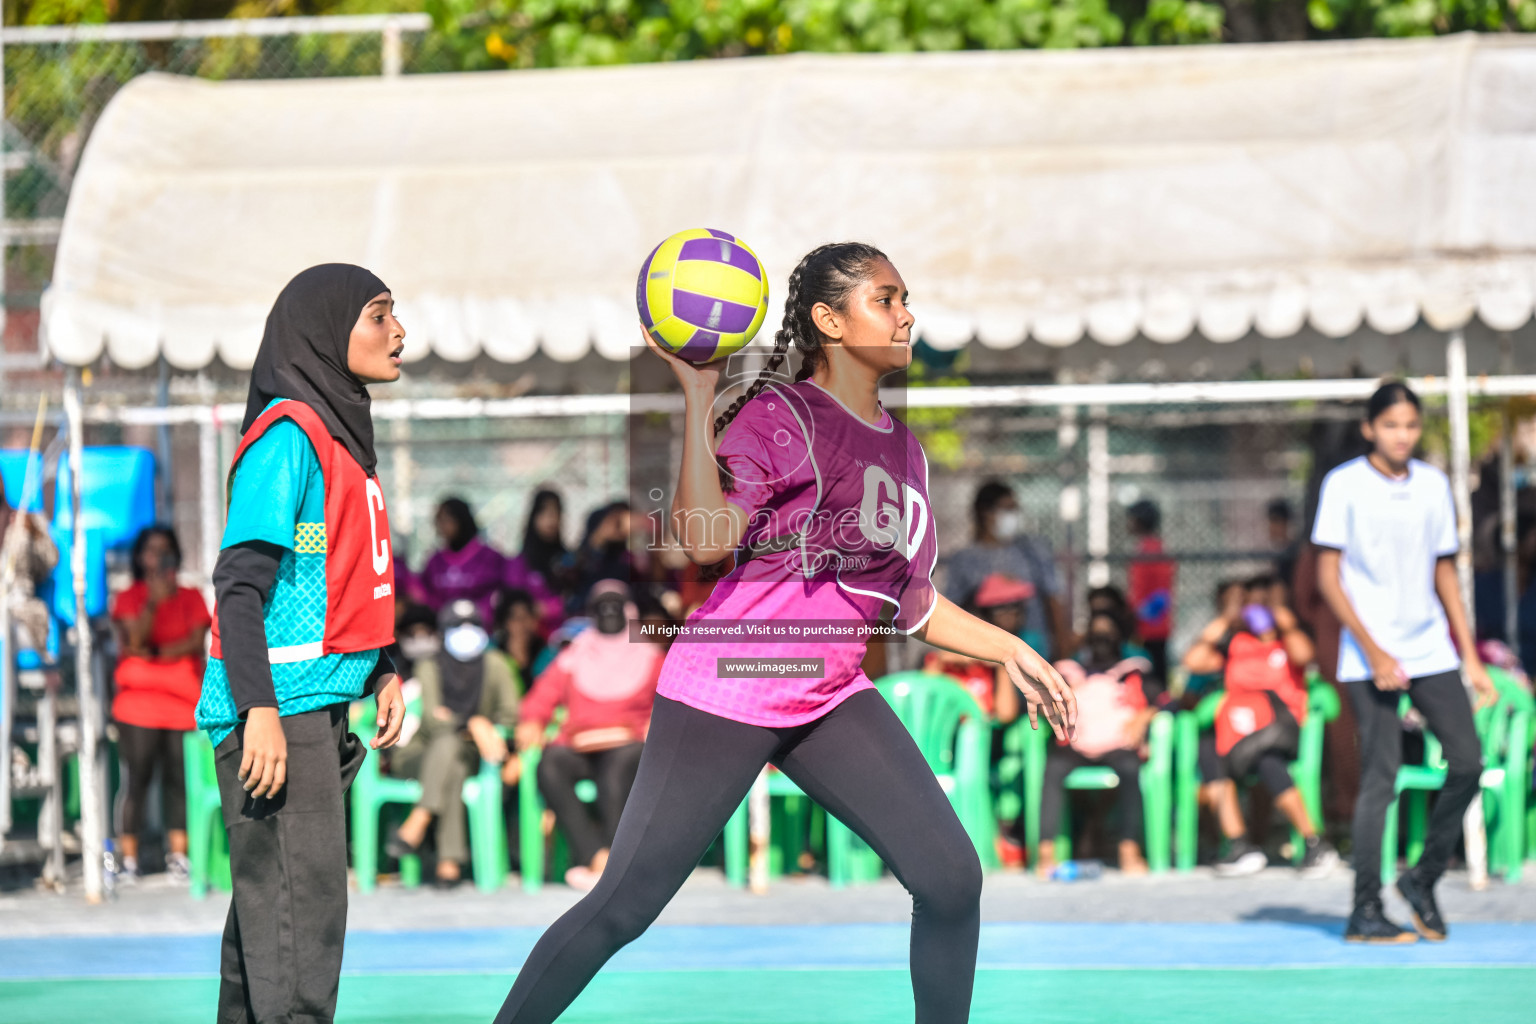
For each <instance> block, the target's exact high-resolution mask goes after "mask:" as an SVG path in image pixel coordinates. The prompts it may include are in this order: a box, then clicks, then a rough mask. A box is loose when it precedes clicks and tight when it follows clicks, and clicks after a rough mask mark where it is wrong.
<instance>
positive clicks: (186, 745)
mask: <svg viewBox="0 0 1536 1024" xmlns="http://www.w3.org/2000/svg"><path fill="white" fill-rule="evenodd" d="M181 752H182V763H183V773H184V774H185V775H186V786H187V864H188V868H189V874H190V878H189V888H190V890H191V892H192V898H193V899H195V900H200V899H204V898H206V897H207V895H208V889H209V887H210V886H211V887H213V888H216V889H219V890H221V891H223V892H229V891H230V890H231V889H232V888H233V887H234V885H233V882H232V881H231V878H230V873H229V834H228V833H227V832H226V831H225V829H224V805H223V802H222V801H221V800H220V798H219V778H218V774H217V772H216V771H215V769H214V757H213V744H212V743H210V742H209V741H208V734H207V733H206V732H204V731H203V730H201V729H193V730H192V731H191V732H188V733H184V734H183V735H182V738H181Z"/></svg>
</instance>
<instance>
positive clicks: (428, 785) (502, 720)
mask: <svg viewBox="0 0 1536 1024" xmlns="http://www.w3.org/2000/svg"><path fill="white" fill-rule="evenodd" d="M438 625H439V627H440V628H441V632H442V638H443V639H442V649H441V650H440V651H438V652H437V653H436V654H435V655H433V656H431V657H424V658H421V659H419V660H417V661H416V663H415V666H416V668H415V678H416V681H417V682H418V683H420V685H421V727H420V728H419V729H418V730H417V732H416V734H415V735H414V736H413V737H412V738H411V740H410V742H409V743H407V744H406V747H405V749H403V750H401V751H399V752H398V753H396V754H395V756H394V758H393V760H392V763H391V769H392V771H393V772H394V774H396V775H400V776H404V777H407V778H410V777H415V778H418V779H420V780H421V802H420V803H419V804H417V805H416V806H415V807H413V808H412V809H411V813H410V814H409V815H407V816H406V819H405V821H404V822H402V823H401V825H400V827H399V828H398V829H396V830H395V831H394V833H393V834H392V835H391V836H390V838H389V842H388V850H389V854H390V856H392V857H396V858H399V857H403V856H405V855H407V854H415V853H419V852H420V850H421V846H422V844H423V843H424V842H425V841H426V838H427V828H428V827H429V826H430V825H431V824H432V822H433V821H436V822H437V884H438V885H439V886H440V887H442V888H451V887H453V886H455V885H457V884H458V883H459V881H460V879H461V878H462V877H463V872H464V863H465V862H466V861H467V860H468V859H469V841H468V831H467V829H466V827H465V817H464V800H463V788H464V780H466V779H468V778H469V777H470V776H471V775H473V774H474V773H475V772H477V771H479V770H480V762H481V761H482V760H484V761H490V762H491V763H493V764H499V765H501V780H502V782H503V783H504V784H506V785H508V786H512V785H516V784H517V780H518V776H519V774H520V768H521V765H520V763H519V762H518V760H517V758H515V757H508V756H507V743H506V740H505V739H504V738H503V737H502V735H501V733H500V732H499V731H498V728H497V727H498V726H499V727H501V728H502V729H508V730H510V729H512V728H513V727H514V726H516V724H517V704H518V701H517V686H516V683H515V682H514V681H513V678H512V672H511V669H510V668H508V666H507V663H506V661H505V660H504V659H502V658H500V657H488V656H487V651H488V648H489V647H490V637H489V636H488V635H487V634H486V632H485V627H484V626H483V625H481V622H480V617H479V613H478V612H476V610H475V605H474V602H473V601H470V600H468V599H460V600H457V601H454V602H453V603H452V604H450V605H449V606H448V607H447V608H445V609H443V612H442V615H441V616H440V617H439V619H438Z"/></svg>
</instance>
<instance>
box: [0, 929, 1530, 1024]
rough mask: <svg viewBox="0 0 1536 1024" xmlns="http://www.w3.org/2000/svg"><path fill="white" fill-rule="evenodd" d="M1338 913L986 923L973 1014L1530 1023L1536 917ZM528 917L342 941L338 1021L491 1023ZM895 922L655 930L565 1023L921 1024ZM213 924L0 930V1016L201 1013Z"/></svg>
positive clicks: (12, 1022)
mask: <svg viewBox="0 0 1536 1024" xmlns="http://www.w3.org/2000/svg"><path fill="white" fill-rule="evenodd" d="M1341 924H1342V922H1340V921H1338V920H1337V919H1332V918H1319V919H1317V920H1316V921H1302V922H1251V923H1220V924H1128V923H1091V924H1066V923H1023V924H988V925H986V926H984V927H983V930H982V937H981V952H980V958H979V964H978V966H979V970H978V973H977V979H976V997H975V1003H974V1006H973V1013H972V1018H971V1019H972V1020H973V1021H985V1022H996V1024H1003V1022H1013V1021H1056V1020H1059V1021H1064V1022H1065V1021H1072V1022H1077V1024H1083V1022H1110V1021H1127V1022H1129V1021H1136V1022H1164V1021H1167V1022H1174V1021H1178V1022H1185V1024H1187V1022H1190V1021H1195V1020H1198V1021H1234V1022H1237V1021H1242V1022H1254V1021H1307V1022H1340V1024H1363V1022H1367V1021H1377V1020H1381V1021H1391V1022H1393V1024H1401V1022H1411V1021H1425V1022H1430V1021H1435V1022H1440V1021H1445V1022H1457V1024H1460V1022H1462V1021H1472V1020H1476V1021H1479V1022H1482V1021H1487V1022H1503V1021H1510V1022H1514V1021H1527V1020H1536V1009H1533V1007H1536V924H1524V923H1494V922H1485V923H1469V924H1463V925H1460V926H1457V927H1456V928H1455V930H1454V932H1453V935H1452V939H1451V941H1449V942H1446V943H1439V944H1429V943H1419V944H1417V945H1414V946H1409V947H1391V948H1383V947H1366V946H1349V945H1345V944H1343V943H1342V942H1341V941H1340V939H1339V932H1340V928H1341ZM539 934H540V929H539V928H534V927H517V928H476V929H458V930H434V931H360V932H354V933H352V934H350V935H349V936H348V939H347V950H346V958H345V965H344V976H343V980H342V986H341V997H340V1005H339V1007H338V1014H337V1020H338V1021H356V1022H384V1021H389V1022H394V1021H407V1020H411V1021H444V1022H447V1021H452V1022H458V1021H489V1020H490V1019H491V1017H492V1016H493V1014H494V1012H495V1010H496V1008H497V1007H498V1006H499V1005H500V1002H501V999H502V998H503V997H504V995H505V993H506V990H507V987H508V986H509V985H510V983H511V980H512V977H513V976H514V973H515V970H516V967H517V966H518V965H519V964H520V963H521V962H522V960H523V958H524V957H525V956H526V955H527V952H528V950H529V949H530V948H531V947H532V945H533V943H534V941H535V940H536V939H537V938H538V936H539ZM907 934H908V933H907V928H906V927H905V926H903V925H898V924H819V925H807V926H798V925H761V926H735V925H694V926H688V925H671V926H657V927H655V928H653V929H652V930H651V931H650V932H648V933H647V934H646V935H645V936H644V937H642V938H641V939H640V940H639V941H638V942H636V943H635V944H634V945H632V946H630V947H629V948H627V949H625V950H623V951H622V952H620V953H619V955H618V956H616V957H615V958H614V959H613V961H611V962H610V964H609V965H608V967H607V968H606V969H605V970H604V971H603V973H602V974H600V975H599V976H598V978H597V980H596V981H594V983H593V984H592V986H591V987H590V988H589V989H588V990H587V992H586V993H584V994H583V995H582V997H581V998H580V999H579V1000H578V1001H577V1002H576V1003H575V1005H573V1006H572V1007H571V1009H570V1010H569V1011H568V1012H567V1014H566V1015H565V1017H563V1018H562V1020H569V1021H584V1022H589V1024H605V1022H618V1021H626V1022H628V1021H678V1022H690V1024H712V1022H720V1024H799V1022H806V1024H810V1022H833V1021H850V1022H871V1024H873V1022H886V1021H890V1022H899V1021H910V1020H911V1019H912V1002H911V992H910V988H909V986H908V982H907V977H906V969H907V949H906V946H907ZM218 949H219V940H218V936H217V935H212V934H200V935H134V934H116V935H102V936H34V937H27V938H7V939H0V1021H3V1022H5V1024H32V1022H38V1024H42V1022H52V1021H72V1020H82V1021H83V1020H112V1021H114V1024H117V1022H128V1021H145V1022H150V1021H153V1022H156V1024H161V1022H180V1021H199V1022H202V1021H210V1020H212V1016H213V1014H212V1011H213V1005H214V999H215V994H216V991H217V969H218Z"/></svg>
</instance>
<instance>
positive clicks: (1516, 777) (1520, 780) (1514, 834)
mask: <svg viewBox="0 0 1536 1024" xmlns="http://www.w3.org/2000/svg"><path fill="white" fill-rule="evenodd" d="M1488 674H1489V676H1490V677H1492V679H1493V682H1494V685H1495V686H1497V687H1498V688H1499V695H1500V701H1499V704H1498V705H1495V706H1494V707H1493V708H1489V709H1487V713H1489V714H1491V715H1493V717H1494V720H1493V722H1492V723H1490V728H1489V733H1488V750H1487V751H1485V754H1484V756H1485V757H1488V756H1489V755H1490V754H1491V755H1492V757H1493V758H1494V760H1495V762H1497V763H1490V764H1486V765H1485V766H1484V768H1483V778H1482V786H1483V817H1484V820H1486V821H1489V822H1492V824H1493V826H1494V831H1493V834H1492V836H1491V837H1490V838H1491V840H1492V841H1491V842H1490V843H1489V851H1488V866H1489V869H1490V870H1491V871H1496V872H1502V873H1503V875H1504V879H1505V881H1508V882H1518V881H1519V880H1520V874H1521V867H1522V865H1523V864H1524V862H1525V856H1526V846H1525V825H1526V816H1527V813H1528V811H1527V805H1528V804H1529V803H1530V801H1529V794H1530V779H1531V760H1532V749H1531V747H1532V743H1533V741H1536V699H1533V698H1532V696H1531V694H1530V693H1528V692H1527V691H1526V690H1525V689H1524V688H1523V687H1522V686H1521V685H1520V684H1519V683H1518V682H1516V681H1515V678H1514V677H1513V676H1511V675H1510V674H1509V673H1508V672H1505V671H1503V670H1502V669H1497V668H1491V669H1489V670H1488ZM1501 708H1502V710H1501ZM1500 755H1502V756H1500Z"/></svg>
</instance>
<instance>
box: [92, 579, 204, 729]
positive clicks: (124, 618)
mask: <svg viewBox="0 0 1536 1024" xmlns="http://www.w3.org/2000/svg"><path fill="white" fill-rule="evenodd" d="M146 612H148V613H149V615H150V618H149V622H148V626H149V628H148V630H147V632H146V633H145V635H144V638H143V644H144V646H143V647H141V648H139V649H137V650H134V649H131V648H130V650H129V652H128V653H127V654H125V655H124V656H123V657H122V658H120V659H119V660H118V663H117V672H116V674H115V677H114V678H115V680H116V682H117V697H116V698H115V699H114V700H113V702H112V718H113V719H114V720H115V721H118V722H124V723H126V724H128V725H137V726H141V727H143V728H146V729H175V730H180V731H187V730H191V729H195V728H197V723H196V722H195V721H194V720H193V716H192V712H193V709H194V708H195V707H196V706H197V699H198V697H199V696H200V695H201V693H202V688H203V652H202V650H201V641H202V631H203V630H206V629H207V628H208V626H209V625H210V623H212V621H213V619H212V617H211V616H210V615H209V614H208V604H207V602H206V601H204V600H203V595H202V594H201V593H199V592H198V591H196V590H193V589H191V588H190V587H183V586H178V585H177V584H176V583H175V582H174V577H172V578H171V579H170V580H169V581H168V582H155V581H150V580H138V581H136V582H135V583H134V584H133V585H132V586H130V587H129V588H128V589H127V590H124V591H123V592H122V593H121V594H118V595H117V598H116V600H115V601H113V603H112V618H113V619H114V620H115V621H117V622H119V623H123V624H125V625H127V624H129V623H134V622H136V621H139V620H141V619H142V618H143V617H144V615H145V613H146ZM194 641H195V642H194ZM189 646H190V647H192V648H194V649H193V650H190V651H187V650H184V648H186V647H189ZM162 652H171V653H162Z"/></svg>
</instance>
